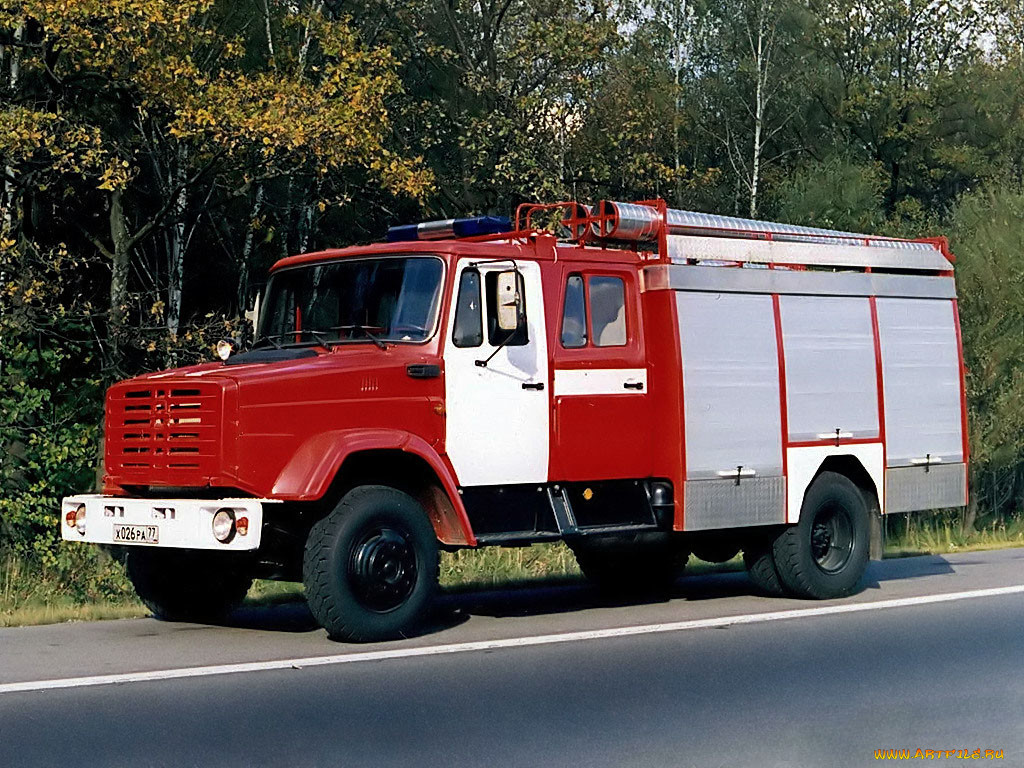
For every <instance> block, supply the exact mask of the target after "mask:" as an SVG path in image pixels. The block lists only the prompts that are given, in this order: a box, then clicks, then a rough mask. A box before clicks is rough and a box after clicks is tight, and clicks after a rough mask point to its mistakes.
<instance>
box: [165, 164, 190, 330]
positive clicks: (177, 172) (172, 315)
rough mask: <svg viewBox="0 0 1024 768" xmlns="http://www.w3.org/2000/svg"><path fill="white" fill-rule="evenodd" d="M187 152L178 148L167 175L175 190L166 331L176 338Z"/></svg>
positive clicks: (182, 246) (168, 267) (179, 320)
mask: <svg viewBox="0 0 1024 768" xmlns="http://www.w3.org/2000/svg"><path fill="white" fill-rule="evenodd" d="M187 160H188V152H187V150H186V149H185V148H184V147H179V148H178V152H177V158H176V162H175V167H174V172H173V174H169V175H170V177H171V179H173V182H172V183H171V184H169V185H168V187H169V188H170V189H172V190H173V189H177V194H176V195H175V200H174V204H173V206H172V208H171V217H172V218H171V221H172V222H173V223H172V224H171V229H170V233H169V234H168V240H169V242H168V252H167V257H168V264H167V330H168V331H170V332H171V333H172V334H174V335H177V333H178V329H179V328H180V327H181V294H182V281H183V279H184V267H185V245H186V239H185V208H186V204H187V202H188V190H187V189H186V185H185V184H184V181H185V166H186V162H187Z"/></svg>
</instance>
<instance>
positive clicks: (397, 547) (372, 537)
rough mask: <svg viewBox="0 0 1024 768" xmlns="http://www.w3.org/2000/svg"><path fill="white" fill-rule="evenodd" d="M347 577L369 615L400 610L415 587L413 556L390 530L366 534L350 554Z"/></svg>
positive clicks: (404, 538)
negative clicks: (371, 611) (376, 612)
mask: <svg viewBox="0 0 1024 768" xmlns="http://www.w3.org/2000/svg"><path fill="white" fill-rule="evenodd" d="M348 577H349V581H350V583H351V585H352V588H353V591H354V593H355V596H356V598H357V599H358V600H359V602H360V603H362V604H363V605H364V606H366V607H367V608H369V609H370V610H373V611H378V612H385V611H391V610H394V609H395V608H398V607H399V606H401V605H402V604H403V603H404V602H405V601H406V600H407V599H408V597H409V595H410V594H412V590H413V587H414V586H415V585H416V553H415V551H414V550H413V548H412V546H411V544H410V542H409V539H408V536H407V535H406V534H405V533H404V532H403V531H400V530H397V529H394V528H374V529H371V530H369V531H367V532H366V534H365V535H364V536H362V537H361V539H360V540H359V542H358V543H357V544H356V546H355V547H354V548H353V550H352V557H351V558H350V560H349V568H348Z"/></svg>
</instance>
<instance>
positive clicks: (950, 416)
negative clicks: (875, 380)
mask: <svg viewBox="0 0 1024 768" xmlns="http://www.w3.org/2000/svg"><path fill="white" fill-rule="evenodd" d="M876 308H877V312H878V332H879V338H880V341H881V347H882V387H883V389H884V391H885V448H886V461H887V463H888V466H890V467H897V466H913V465H915V464H919V463H924V462H925V461H926V460H928V457H929V456H930V457H931V459H930V460H931V461H933V462H934V461H941V462H945V463H957V462H961V461H963V433H962V430H961V426H962V421H961V418H962V416H961V412H960V358H959V353H958V350H957V334H956V316H955V314H954V312H953V303H952V302H951V301H943V300H931V299H888V298H885V299H883V298H879V299H878V300H877V301H876Z"/></svg>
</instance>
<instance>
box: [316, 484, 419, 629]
mask: <svg viewBox="0 0 1024 768" xmlns="http://www.w3.org/2000/svg"><path fill="white" fill-rule="evenodd" d="M302 574H303V582H304V584H305V587H306V600H307V602H308V603H309V608H310V610H311V611H312V613H313V616H314V617H316V620H317V621H318V622H319V623H320V625H321V626H322V627H324V628H325V629H326V630H327V632H328V634H329V635H330V636H331V637H333V638H335V639H339V640H354V641H369V640H383V639H387V638H391V637H397V636H400V635H402V634H405V633H407V632H409V631H410V630H411V629H413V628H414V627H415V625H416V624H417V623H418V622H419V621H420V620H421V619H422V618H423V617H424V615H425V614H426V612H427V610H428V609H429V607H430V604H431V602H432V600H433V597H434V594H435V592H436V590H437V579H438V544H437V537H436V535H435V534H434V529H433V526H431V524H430V521H429V520H428V519H427V515H426V513H425V512H424V511H423V508H422V507H421V506H420V505H419V503H417V502H416V500H415V499H413V498H412V497H411V496H409V495H408V494H405V493H402V492H401V491H398V490H395V489H394V488H389V487H386V486H380V485H367V486H361V487H359V488H355V489H353V490H351V491H349V492H348V493H347V494H345V496H344V498H342V500H341V502H340V503H339V504H338V506H337V507H335V509H334V511H333V512H331V513H330V514H329V515H328V516H327V517H325V518H324V519H323V520H321V521H320V522H318V523H317V524H316V525H314V526H313V529H312V531H310V534H309V539H308V540H307V542H306V549H305V556H304V558H303V567H302Z"/></svg>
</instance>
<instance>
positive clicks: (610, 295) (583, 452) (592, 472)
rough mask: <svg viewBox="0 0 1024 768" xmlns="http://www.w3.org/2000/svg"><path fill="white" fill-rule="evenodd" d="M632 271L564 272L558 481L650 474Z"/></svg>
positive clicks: (558, 339)
mask: <svg viewBox="0 0 1024 768" xmlns="http://www.w3.org/2000/svg"><path fill="white" fill-rule="evenodd" d="M638 297H639V292H638V286H637V275H636V273H635V272H634V271H633V270H630V269H624V268H616V267H614V266H605V265H602V266H601V267H600V268H597V267H595V268H593V269H589V268H587V269H579V268H576V267H573V266H571V265H569V266H566V268H565V269H564V270H563V272H562V285H561V307H560V309H559V312H558V322H559V327H558V328H557V330H556V332H555V334H554V336H555V342H554V343H555V349H554V364H555V371H554V406H553V412H554V438H553V439H554V444H553V446H552V462H551V477H552V479H553V480H603V479H615V478H641V477H647V476H648V475H649V474H650V471H651V468H650V465H651V440H652V436H651V432H650V425H649V399H650V398H649V397H648V394H647V363H646V360H645V352H644V343H643V329H642V327H641V321H640V311H639V306H638Z"/></svg>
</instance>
